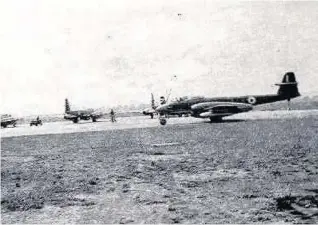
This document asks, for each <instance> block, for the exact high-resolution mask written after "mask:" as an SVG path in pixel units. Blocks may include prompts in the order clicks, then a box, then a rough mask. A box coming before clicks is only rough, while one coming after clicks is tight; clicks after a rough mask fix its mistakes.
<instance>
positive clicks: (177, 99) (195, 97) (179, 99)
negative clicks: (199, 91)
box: [173, 96, 204, 102]
mask: <svg viewBox="0 0 318 225" xmlns="http://www.w3.org/2000/svg"><path fill="white" fill-rule="evenodd" d="M203 98H204V97H203V96H192V97H189V96H183V97H179V98H176V99H175V100H174V101H173V102H183V101H187V100H195V99H203Z"/></svg>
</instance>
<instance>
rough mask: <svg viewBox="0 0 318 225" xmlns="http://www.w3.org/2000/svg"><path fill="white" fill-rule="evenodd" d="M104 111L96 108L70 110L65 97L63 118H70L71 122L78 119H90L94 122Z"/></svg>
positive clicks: (76, 121)
mask: <svg viewBox="0 0 318 225" xmlns="http://www.w3.org/2000/svg"><path fill="white" fill-rule="evenodd" d="M104 115H105V113H101V112H99V111H98V110H96V109H85V110H71V107H70V104H69V102H68V99H65V114H64V119H66V120H72V121H73V123H78V122H79V121H80V120H90V119H91V120H92V121H93V122H96V121H97V119H98V118H101V117H102V116H104Z"/></svg>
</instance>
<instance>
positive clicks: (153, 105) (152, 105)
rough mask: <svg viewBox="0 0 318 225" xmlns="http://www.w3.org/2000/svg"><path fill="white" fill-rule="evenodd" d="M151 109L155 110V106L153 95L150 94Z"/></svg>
mask: <svg viewBox="0 0 318 225" xmlns="http://www.w3.org/2000/svg"><path fill="white" fill-rule="evenodd" d="M151 108H152V109H156V106H155V99H154V97H153V94H152V93H151Z"/></svg>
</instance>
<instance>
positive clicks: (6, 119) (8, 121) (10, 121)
mask: <svg viewBox="0 0 318 225" xmlns="http://www.w3.org/2000/svg"><path fill="white" fill-rule="evenodd" d="M17 121H18V119H17V118H14V117H12V116H11V115H9V114H3V115H1V127H3V128H6V127H7V126H9V125H12V126H13V127H15V126H16V124H17Z"/></svg>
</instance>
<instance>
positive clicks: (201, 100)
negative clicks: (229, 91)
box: [156, 72, 300, 125]
mask: <svg viewBox="0 0 318 225" xmlns="http://www.w3.org/2000/svg"><path fill="white" fill-rule="evenodd" d="M276 85H277V86H279V89H278V93H277V94H274V95H249V96H240V97H218V98H206V97H193V98H188V99H180V100H179V101H174V102H171V103H167V104H163V105H160V106H158V107H157V108H156V111H157V112H158V113H159V115H160V117H159V121H160V124H161V125H165V124H166V123H167V120H166V118H165V116H166V115H168V114H171V113H181V112H182V113H185V112H188V113H190V114H191V116H193V117H197V118H210V120H211V121H218V120H221V119H222V118H223V117H225V116H231V115H233V114H236V113H242V112H247V111H250V110H252V109H253V105H259V104H265V103H270V102H276V101H282V100H287V101H288V106H289V102H290V100H291V99H292V98H296V97H298V96H300V94H299V92H298V88H297V82H296V77H295V74H294V73H293V72H287V73H286V74H285V75H284V77H283V80H282V82H281V83H278V84H276Z"/></svg>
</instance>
